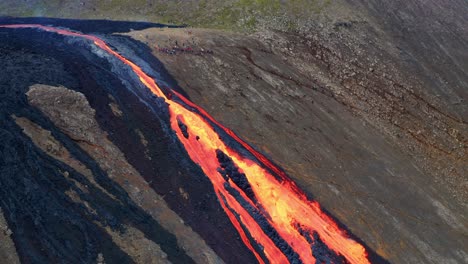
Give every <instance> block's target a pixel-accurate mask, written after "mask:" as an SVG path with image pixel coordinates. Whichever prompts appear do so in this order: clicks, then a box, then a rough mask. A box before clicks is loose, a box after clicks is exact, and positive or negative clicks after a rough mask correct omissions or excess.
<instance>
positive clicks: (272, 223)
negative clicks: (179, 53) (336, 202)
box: [0, 24, 369, 263]
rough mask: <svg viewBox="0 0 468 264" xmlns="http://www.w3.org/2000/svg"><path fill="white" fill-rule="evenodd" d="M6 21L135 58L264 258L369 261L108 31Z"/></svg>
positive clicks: (290, 185) (266, 164)
mask: <svg viewBox="0 0 468 264" xmlns="http://www.w3.org/2000/svg"><path fill="white" fill-rule="evenodd" d="M0 27H4V28H5V27H6V28H37V29H40V30H44V31H48V32H54V33H58V34H61V35H66V36H72V37H80V38H85V39H87V40H90V41H92V44H94V45H96V46H97V47H99V48H101V49H102V50H104V51H106V52H107V53H109V54H110V55H112V56H114V57H116V58H118V59H119V60H120V61H121V62H122V63H124V64H125V65H128V66H129V67H130V69H131V70H132V71H133V72H134V73H135V74H136V75H137V76H138V77H139V80H140V81H141V82H142V83H143V84H144V85H145V86H146V87H147V88H148V89H150V90H151V91H152V92H153V93H154V94H155V95H156V96H158V97H161V98H163V99H164V100H165V101H166V103H167V104H168V108H169V113H170V125H171V128H172V129H173V130H174V131H175V134H176V135H177V137H178V139H179V140H180V142H181V143H182V144H183V146H184V147H185V150H186V151H187V153H188V155H189V156H190V158H191V159H192V160H193V161H194V162H195V163H196V164H198V165H199V166H200V167H201V169H202V170H203V172H204V173H205V174H206V176H207V177H208V178H209V179H210V181H211V182H212V184H213V187H214V190H215V192H216V194H217V197H218V200H219V202H220V204H221V206H222V208H223V209H224V211H225V212H226V214H227V216H228V217H229V219H230V220H231V222H232V224H233V225H234V227H235V228H236V229H237V231H238V232H239V234H240V236H241V238H242V240H243V242H244V243H245V245H246V246H247V247H248V248H249V249H250V250H251V251H252V252H253V253H254V255H255V256H256V258H257V260H258V261H259V262H260V263H369V259H368V257H367V252H366V249H365V248H364V246H363V245H361V244H359V243H358V242H356V241H355V240H353V239H351V238H350V237H349V236H348V235H347V233H346V232H345V231H344V230H343V229H341V228H340V227H339V226H338V225H337V224H336V223H335V222H334V221H333V219H332V218H330V217H329V216H328V215H326V214H325V213H324V212H323V211H322V210H321V208H320V206H319V204H318V203H317V202H315V201H311V200H309V199H308V198H307V197H306V195H305V194H304V193H303V192H302V191H301V190H300V189H299V188H298V187H297V186H296V185H295V183H294V182H293V181H292V180H290V179H289V178H288V177H287V176H286V174H285V173H284V172H283V171H282V170H281V169H280V168H278V167H277V166H275V165H274V164H273V163H271V162H270V161H269V160H268V159H267V158H265V157H264V156H263V155H262V154H260V153H258V152H257V151H255V150H254V149H253V148H252V147H250V146H249V145H248V144H247V143H245V142H244V141H242V140H241V139H240V138H239V137H237V136H236V135H235V134H234V133H233V132H232V131H231V130H229V129H227V128H225V127H223V126H222V125H221V124H219V123H218V122H217V121H216V120H214V119H213V118H212V117H211V116H210V115H209V114H208V113H206V112H205V111H204V110H203V109H201V108H199V107H198V106H196V105H195V104H193V103H192V102H190V101H189V100H188V99H186V98H185V97H184V96H182V95H181V94H179V93H177V92H175V91H170V92H167V93H166V94H165V93H164V92H163V91H162V90H161V89H160V88H159V86H158V85H157V84H156V82H155V80H154V79H153V78H151V77H150V76H148V75H147V74H146V73H145V72H144V71H143V70H142V69H141V68H140V67H139V66H137V65H136V64H135V63H133V62H132V61H130V60H129V59H127V58H125V57H123V56H122V55H120V54H119V53H117V52H116V51H114V50H113V49H112V48H110V47H109V46H108V45H107V44H106V43H105V42H104V41H103V40H102V39H100V38H98V37H96V36H92V35H85V34H81V33H77V32H72V31H69V30H64V29H59V28H54V27H48V26H43V25H35V24H29V25H27V24H22V25H2V26H0ZM169 93H170V94H169ZM217 131H220V132H223V133H222V134H223V135H220V134H219V133H218V132H217ZM224 134H225V135H224ZM223 139H228V140H234V141H236V142H238V143H239V145H240V146H239V148H244V149H245V151H248V152H250V153H251V154H252V155H251V156H250V155H249V157H246V156H245V155H243V154H241V153H242V152H240V151H238V150H236V149H235V148H234V147H232V144H227V143H226V142H227V141H225V140H223ZM244 153H245V152H244Z"/></svg>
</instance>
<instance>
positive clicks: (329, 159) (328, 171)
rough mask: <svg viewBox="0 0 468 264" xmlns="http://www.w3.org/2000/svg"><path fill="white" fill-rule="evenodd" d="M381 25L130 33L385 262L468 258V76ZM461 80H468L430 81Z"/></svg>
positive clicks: (210, 109)
mask: <svg viewBox="0 0 468 264" xmlns="http://www.w3.org/2000/svg"><path fill="white" fill-rule="evenodd" d="M376 25H377V22H375V21H371V20H369V21H353V22H346V23H328V24H324V25H322V27H321V28H317V29H316V30H311V31H310V32H308V33H307V35H304V34H292V33H280V32H274V31H262V32H260V33H256V34H253V35H251V36H246V35H241V34H234V33H225V32H221V31H213V30H202V29H148V30H144V31H134V32H132V33H129V34H128V35H130V36H132V37H134V38H135V39H138V40H140V41H142V42H144V43H146V44H148V46H150V47H151V48H152V49H153V50H154V55H155V56H157V58H158V59H160V60H161V61H162V62H163V63H164V65H165V66H166V67H167V69H168V70H169V73H170V74H171V75H172V76H173V77H174V78H175V79H176V80H177V81H178V84H179V85H180V86H181V87H182V88H183V89H184V90H185V91H186V92H187V93H188V95H189V96H190V98H191V99H192V100H193V101H194V102H195V103H197V104H198V105H200V106H202V107H203V108H205V109H206V110H207V111H208V112H209V113H210V114H212V115H213V116H214V117H215V118H216V119H217V120H219V121H221V122H222V123H223V124H224V125H225V126H227V127H230V128H232V129H233V130H234V131H235V132H236V133H238V134H239V135H240V136H241V137H242V138H244V139H246V140H247V141H248V142H250V143H251V144H253V145H255V146H256V147H258V148H259V149H260V150H261V151H262V152H264V153H266V154H267V155H268V156H270V157H271V158H272V159H273V160H274V161H276V162H278V163H279V165H281V166H282V167H283V168H285V169H286V170H287V172H288V173H289V175H290V176H291V177H292V178H293V179H294V180H295V181H296V182H297V183H298V184H299V185H300V186H301V187H302V188H303V189H304V190H306V192H307V193H309V194H310V195H312V196H313V197H314V198H315V199H316V200H318V201H319V202H320V203H321V204H322V205H323V206H324V208H325V209H326V210H328V211H330V213H331V214H332V215H334V216H335V217H337V218H338V219H339V220H340V221H341V222H342V223H344V224H345V225H346V226H347V227H348V228H349V229H350V231H351V232H352V233H354V234H355V235H356V236H357V237H359V238H361V239H362V240H363V241H364V242H365V243H366V244H367V245H369V246H370V247H371V248H372V249H373V250H375V251H376V252H377V253H378V254H380V255H382V256H383V257H384V258H386V259H388V260H389V261H390V262H395V263H461V262H464V261H466V260H467V248H466V245H467V244H468V239H467V226H466V223H467V219H466V215H467V214H466V212H467V207H466V203H465V202H466V199H467V198H468V193H467V187H468V185H467V175H466V171H467V170H468V166H467V164H468V156H467V145H466V144H467V138H468V126H467V121H468V120H466V114H465V113H468V112H467V111H468V109H467V106H466V103H465V102H466V101H465V100H466V99H467V98H466V90H464V89H463V88H462V85H463V83H465V84H466V81H467V80H468V78H467V75H466V73H465V70H466V68H463V67H460V66H461V65H459V64H458V63H457V62H456V61H455V59H454V61H451V62H446V63H450V67H452V68H453V69H454V70H453V71H452V72H451V73H448V72H447V71H446V70H444V69H441V68H440V66H439V65H437V64H436V62H435V61H433V60H431V59H428V58H426V57H423V56H422V55H420V54H419V52H420V51H418V52H416V51H415V50H414V49H412V48H414V47H412V46H411V45H414V43H412V42H410V41H407V42H404V41H400V40H393V39H392V35H391V34H390V33H388V34H387V33H386V32H384V31H383V29H382V28H383V27H378V26H376ZM406 34H407V33H405V36H406ZM449 37H450V36H449ZM401 42H403V44H405V45H406V46H402V44H401ZM453 43H457V42H456V41H454V42H453ZM439 44H440V43H439ZM431 45H435V44H433V43H431V42H428V43H427V44H426V46H425V47H426V49H427V50H431V49H435V48H434V47H433V46H431ZM406 47H408V48H406ZM443 48H444V47H441V48H440V49H443ZM453 50H455V51H457V50H456V49H455V48H453V49H452V51H453ZM438 51H439V49H435V52H438ZM447 52H450V50H449V51H447ZM463 56H465V57H466V54H463ZM444 58H446V57H444ZM462 63H463V62H462ZM421 69H423V71H425V72H422V71H420V70H421ZM429 73H430V74H431V75H432V76H428V74H429ZM450 74H459V77H460V78H462V79H461V80H460V81H459V82H457V81H455V80H451V82H453V83H454V84H453V86H449V85H448V82H447V84H445V85H443V86H441V85H440V83H436V82H431V81H430V80H428V78H431V77H432V78H443V77H446V78H449V75H450ZM442 92H443V93H442ZM454 102H455V103H454ZM456 102H458V103H456Z"/></svg>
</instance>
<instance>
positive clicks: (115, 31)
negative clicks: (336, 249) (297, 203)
mask: <svg viewBox="0 0 468 264" xmlns="http://www.w3.org/2000/svg"><path fill="white" fill-rule="evenodd" d="M467 14H468V5H467V4H466V1H464V0H453V1H450V2H441V1H437V0H428V1H423V0H411V1H403V0H401V1H400V0H396V1H367V0H339V1H338V0H337V1H307V0H304V1H273V0H272V1H245V0H240V1H141V3H139V2H135V1H132V2H131V3H130V2H125V1H110V0H109V1H81V2H66V1H57V2H54V1H49V2H48V3H42V1H24V2H20V3H16V2H15V4H14V3H13V2H12V1H8V0H7V1H2V3H0V15H11V16H51V17H65V18H99V19H122V20H138V21H147V22H164V23H174V24H188V25H189V27H185V28H160V27H157V26H158V25H157V24H153V23H136V22H132V23H130V22H129V23H126V22H106V21H81V22H80V21H74V20H73V21H71V20H69V21H68V20H54V19H51V20H38V19H34V18H31V19H27V18H18V19H13V18H11V19H9V18H1V19H0V24H4V23H33V22H37V21H39V22H40V23H44V24H50V25H55V26H63V27H66V28H71V29H74V30H77V31H81V32H84V33H90V34H96V35H98V36H101V37H103V38H104V39H105V40H106V41H108V42H109V43H110V45H111V46H112V48H114V49H116V50H117V51H118V52H119V53H121V54H124V55H127V56H129V57H130V58H131V59H133V60H134V61H135V62H137V63H138V64H139V65H144V66H143V69H144V71H146V72H147V73H148V74H149V75H150V76H151V78H155V79H156V80H157V82H158V84H160V85H162V87H163V88H164V89H167V90H170V89H175V91H178V92H181V93H182V94H184V95H187V96H188V98H190V100H192V101H193V102H194V103H195V104H197V105H199V106H201V107H202V108H204V109H205V110H206V111H207V112H208V113H209V114H210V115H212V116H213V117H214V118H215V119H216V120H218V121H219V122H220V123H221V124H222V125H224V126H226V127H229V128H231V129H232V130H233V131H234V132H235V133H236V134H237V135H239V136H240V137H241V138H243V139H244V140H245V141H246V142H247V143H249V144H251V145H252V146H254V148H255V149H256V150H258V151H260V152H261V153H264V154H265V155H266V156H267V157H268V158H270V159H271V160H272V161H274V162H275V163H277V164H278V165H280V167H282V168H283V169H285V171H286V173H287V174H288V175H289V176H290V177H291V178H292V179H293V180H294V181H295V182H296V183H297V185H298V186H299V187H300V188H301V189H302V190H304V191H305V193H306V195H307V196H308V197H310V198H313V199H314V200H316V201H318V202H319V203H320V204H321V205H322V206H323V208H324V209H325V210H326V211H327V212H328V213H329V214H330V215H331V216H332V217H333V218H334V219H336V221H337V222H338V223H339V225H340V226H341V227H343V228H344V229H346V230H347V231H348V232H349V233H350V234H351V236H352V238H354V239H356V240H357V241H358V242H359V243H362V244H363V245H364V246H365V247H366V248H367V249H368V250H369V252H370V255H371V257H373V258H374V259H373V260H374V261H385V260H386V261H389V262H391V263H464V262H466V261H468V249H467V246H466V245H468V237H467V234H468V227H467V225H466V223H467V222H468V219H467V215H468V214H467V212H468V208H467V204H466V201H467V199H468V174H467V171H468V103H467V100H468V90H467V87H468V52H467V50H466V47H467V46H468V37H467V36H468V28H467V26H466V25H468V15H467ZM39 22H37V23H39ZM200 27H203V28H200ZM227 30H228V31H227ZM13 33H14V34H13ZM0 37H1V39H0V61H1V63H2V65H4V68H5V70H4V71H3V72H2V73H1V74H0V87H1V94H2V98H5V99H4V100H2V101H1V104H2V108H1V116H0V117H1V120H2V122H3V124H4V125H3V126H2V128H0V131H1V133H0V135H1V139H2V142H3V144H2V146H1V149H0V150H1V157H2V161H1V163H0V165H2V168H1V170H2V176H1V179H0V183H1V192H0V195H1V204H0V205H1V209H2V211H3V216H4V218H5V221H3V219H2V218H1V214H0V224H1V228H2V230H0V231H2V232H3V233H4V235H5V238H6V241H7V243H6V244H5V245H2V246H1V247H0V256H6V257H8V258H9V259H11V260H12V261H13V262H14V261H17V259H18V258H19V259H20V260H22V261H23V262H28V261H31V260H38V261H43V262H47V261H50V260H51V259H54V258H55V259H61V258H63V259H65V258H67V259H68V260H69V261H72V262H73V261H77V260H79V261H81V262H85V263H89V262H94V261H98V262H102V261H103V260H102V259H104V260H105V261H106V262H108V263H109V262H113V261H117V260H119V261H124V262H129V263H131V262H137V263H151V262H153V263H165V262H175V263H187V262H190V261H193V262H196V263H206V262H210V263H220V262H229V263H240V262H242V263H250V262H254V261H255V258H256V256H255V255H254V254H252V250H251V249H249V248H248V247H246V245H245V243H244V242H243V240H242V236H240V235H239V234H238V232H237V231H238V230H237V229H236V228H235V227H234V226H233V225H232V224H231V222H232V220H230V219H229V218H228V217H227V215H226V214H225V213H224V211H223V208H222V203H220V201H222V199H220V198H219V197H218V198H217V197H216V192H215V191H213V188H212V183H211V182H210V181H209V180H208V177H206V175H205V174H204V173H203V172H202V170H200V167H199V166H198V165H197V164H195V163H193V162H192V160H191V159H190V153H187V152H185V151H184V150H182V145H181V144H180V143H178V142H179V141H178V140H177V138H175V137H174V135H172V134H171V133H172V132H168V131H171V130H170V129H169V130H165V129H167V127H166V128H165V126H164V125H160V124H161V123H162V124H163V123H164V122H166V121H165V118H167V117H166V116H165V114H164V113H165V112H164V111H165V110H161V109H164V106H163V105H161V104H160V103H158V101H157V100H154V98H153V99H148V100H149V101H146V100H147V99H146V98H147V96H148V95H147V94H145V93H144V92H141V91H140V90H138V89H140V88H141V87H140V86H139V85H135V82H136V81H137V78H135V77H132V75H131V74H130V73H128V71H127V70H126V69H125V68H120V66H115V65H117V64H112V61H111V62H108V61H105V60H104V59H103V58H104V57H99V56H103V55H102V54H101V55H97V56H96V54H100V53H96V51H95V50H92V49H91V50H90V49H88V48H86V45H84V44H79V43H80V42H79V41H77V40H70V39H68V40H67V39H66V38H62V37H58V36H54V35H51V34H49V35H47V36H45V35H41V34H40V33H39V32H37V31H34V30H29V31H25V32H23V33H21V32H20V30H16V31H12V30H9V29H1V31H0ZM64 40H65V41H64ZM77 43H78V44H77ZM71 47H73V49H71ZM83 65H86V66H83ZM128 87H132V88H131V89H129V88H128ZM132 89H134V90H132ZM135 91H136V92H135ZM169 99H171V98H169ZM153 100H154V101H153ZM142 102H143V103H142ZM153 112H158V113H159V114H156V115H153V114H152V113H153ZM161 113H162V114H161ZM181 124H182V125H180V123H179V127H181V128H180V129H181V130H182V127H183V126H184V123H183V122H182V123H181ZM25 161H28V162H25ZM15 175H17V176H15ZM20 176H21V177H22V178H21V179H22V181H17V180H13V179H15V178H13V177H20ZM110 179H111V180H110ZM23 197H25V198H23ZM0 212H1V211H0ZM52 215H54V216H56V215H59V216H60V217H58V220H55V218H54V217H52ZM70 223H71V224H70ZM75 227H76V228H75ZM77 230H79V231H77ZM213 230H216V231H213ZM78 234H81V235H78ZM74 236H76V238H74ZM10 239H11V241H10ZM64 241H65V242H64ZM318 241H320V240H318ZM13 243H14V245H13ZM62 244H63V245H62ZM85 245H87V246H85ZM142 245H144V246H142ZM14 246H15V247H16V251H17V252H15V250H13V248H14ZM76 248H79V249H81V250H82V251H76V250H75V249H76ZM226 248H229V250H226ZM256 250H258V249H256ZM75 251H76V252H75ZM260 251H261V250H260ZM44 252H46V253H44ZM71 252H75V253H73V254H71ZM83 252H86V255H83V254H82V253H83ZM80 254H81V255H82V256H80ZM65 256H68V257H65ZM257 259H258V258H257Z"/></svg>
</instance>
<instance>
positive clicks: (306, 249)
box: [0, 19, 385, 263]
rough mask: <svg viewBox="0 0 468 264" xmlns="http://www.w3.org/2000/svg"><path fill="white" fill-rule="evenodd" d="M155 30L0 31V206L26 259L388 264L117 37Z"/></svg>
mask: <svg viewBox="0 0 468 264" xmlns="http://www.w3.org/2000/svg"><path fill="white" fill-rule="evenodd" d="M90 23H92V29H90ZM101 24H102V30H101V31H100V30H99V28H100V25H101ZM114 26H115V27H114ZM157 26H161V25H158V24H147V23H146V24H145V23H141V24H138V23H125V22H115V25H114V24H113V23H111V22H108V21H92V22H89V21H74V20H50V19H49V20H40V19H37V20H34V19H28V20H18V19H1V20H0V36H1V39H0V63H1V65H2V71H1V73H0V82H1V83H0V87H1V97H2V99H1V100H0V104H1V108H0V111H1V113H0V118H1V123H2V127H1V128H0V138H1V140H2V144H1V145H0V153H1V157H2V159H1V160H0V162H1V163H0V165H1V176H0V187H1V188H0V205H1V208H2V210H3V215H4V217H5V219H6V222H7V224H8V227H9V229H10V230H11V232H12V233H11V238H12V240H13V242H14V244H15V246H16V250H17V255H18V258H19V260H20V261H21V262H23V263H95V262H99V263H102V262H106V263H134V262H137V263H150V262H151V263H165V262H172V263H192V262H196V263H222V262H226V263H255V262H259V263H369V262H371V261H372V262H385V261H384V260H383V258H381V257H379V256H378V255H377V254H376V253H374V252H373V251H372V250H370V249H369V248H368V247H367V246H366V245H365V244H364V243H363V242H362V241H361V240H360V239H359V238H357V237H355V236H353V235H352V234H351V233H350V232H349V231H348V230H347V229H346V227H345V226H343V225H342V224H340V223H339V222H338V221H337V220H336V219H335V218H334V217H333V216H331V215H329V214H328V213H326V211H325V210H323V209H321V207H320V206H319V204H318V203H317V202H315V201H313V200H311V199H310V197H308V196H307V195H306V194H305V193H304V192H302V191H301V189H300V188H299V187H297V186H296V184H295V183H294V182H293V181H292V180H291V179H290V178H289V177H288V176H287V175H286V174H285V173H284V172H283V170H282V169H281V168H279V167H278V166H277V165H275V164H274V163H273V162H271V161H270V160H269V159H268V158H266V157H265V156H264V155H262V154H261V153H259V152H257V151H256V150H255V148H254V147H252V146H250V145H249V144H247V143H245V142H244V141H243V140H242V139H240V138H239V137H238V136H237V135H236V134H235V133H234V132H232V131H231V130H229V129H228V128H226V127H224V126H222V125H221V124H220V123H219V122H217V121H216V120H214V119H213V118H212V117H211V116H210V115H209V114H208V113H206V112H205V111H204V110H203V109H201V108H200V107H198V106H197V105H195V104H193V103H192V102H191V101H190V100H189V99H187V98H186V95H185V93H184V91H183V90H182V89H181V88H180V87H179V86H178V85H177V83H176V82H175V81H174V80H173V79H172V78H171V76H170V75H169V74H168V73H167V72H166V70H165V69H164V67H163V66H162V65H161V63H160V62H159V61H158V60H157V59H156V58H155V57H154V56H153V55H152V54H151V51H150V50H149V49H148V47H147V46H145V45H143V44H142V43H140V42H137V41H135V40H133V39H131V38H130V37H126V36H120V35H112V34H111V33H112V32H127V31H130V29H133V28H138V29H144V28H145V27H157ZM182 88H183V87H182Z"/></svg>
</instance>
